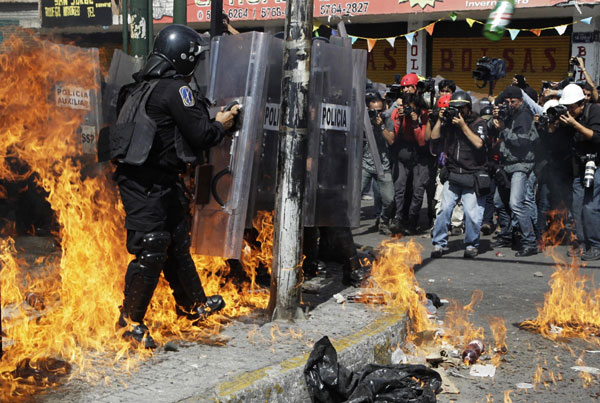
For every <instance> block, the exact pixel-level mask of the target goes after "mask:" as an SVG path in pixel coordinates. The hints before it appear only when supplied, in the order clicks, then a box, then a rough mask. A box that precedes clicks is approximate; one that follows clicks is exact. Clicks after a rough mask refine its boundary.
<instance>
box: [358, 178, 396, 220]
mask: <svg viewBox="0 0 600 403" xmlns="http://www.w3.org/2000/svg"><path fill="white" fill-rule="evenodd" d="M371 179H372V180H373V181H374V186H373V188H374V189H375V187H377V189H378V192H377V193H379V195H378V196H377V195H375V196H376V197H377V198H378V199H379V198H380V200H381V202H380V203H381V208H380V209H381V213H379V211H377V213H378V214H379V216H380V217H381V219H382V220H383V221H384V222H387V221H389V215H390V209H391V206H392V203H393V201H394V181H393V180H392V173H391V172H390V171H386V172H384V174H383V175H381V176H380V175H377V174H376V173H375V172H369V171H368V170H366V169H364V168H363V170H362V183H361V185H362V186H361V187H362V189H361V190H362V192H361V194H365V193H366V192H367V191H368V190H369V185H370V183H371ZM373 193H375V191H374V192H373ZM377 204H379V200H377ZM375 208H376V209H377V206H375Z"/></svg>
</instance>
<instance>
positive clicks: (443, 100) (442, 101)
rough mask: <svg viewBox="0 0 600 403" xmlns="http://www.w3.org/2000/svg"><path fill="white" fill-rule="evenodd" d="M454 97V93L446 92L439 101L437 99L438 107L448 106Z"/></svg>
mask: <svg viewBox="0 0 600 403" xmlns="http://www.w3.org/2000/svg"><path fill="white" fill-rule="evenodd" d="M451 97H452V95H450V94H446V95H443V96H441V97H440V98H439V99H438V101H437V106H438V108H447V107H449V106H450V98H451Z"/></svg>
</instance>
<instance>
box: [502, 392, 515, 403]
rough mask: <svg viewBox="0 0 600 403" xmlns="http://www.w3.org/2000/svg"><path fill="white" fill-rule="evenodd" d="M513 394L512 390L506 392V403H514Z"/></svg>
mask: <svg viewBox="0 0 600 403" xmlns="http://www.w3.org/2000/svg"><path fill="white" fill-rule="evenodd" d="M511 393H513V390H512V389H509V390H505V391H504V403H512V399H511V398H510V394H511Z"/></svg>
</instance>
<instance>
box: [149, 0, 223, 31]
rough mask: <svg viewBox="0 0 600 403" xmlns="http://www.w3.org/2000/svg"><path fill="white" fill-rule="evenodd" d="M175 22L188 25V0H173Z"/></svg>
mask: <svg viewBox="0 0 600 403" xmlns="http://www.w3.org/2000/svg"><path fill="white" fill-rule="evenodd" d="M150 1H151V0H150ZM221 1H222V0H221ZM173 22H174V23H175V24H182V25H187V4H186V0H173Z"/></svg>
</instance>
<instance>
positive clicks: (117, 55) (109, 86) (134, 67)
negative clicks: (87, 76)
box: [102, 49, 143, 125]
mask: <svg viewBox="0 0 600 403" xmlns="http://www.w3.org/2000/svg"><path fill="white" fill-rule="evenodd" d="M142 63H143V59H142V58H135V57H133V56H129V55H128V54H126V53H124V52H123V51H121V50H119V49H115V51H114V52H113V57H112V60H111V61H110V67H109V69H108V77H107V79H106V84H105V86H104V90H103V92H102V116H104V123H106V124H109V125H111V124H113V123H115V122H116V121H117V100H118V97H119V91H120V90H121V87H123V86H124V85H126V84H130V83H133V77H132V75H133V73H135V72H136V71H139V70H140V68H141V67H142Z"/></svg>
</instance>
